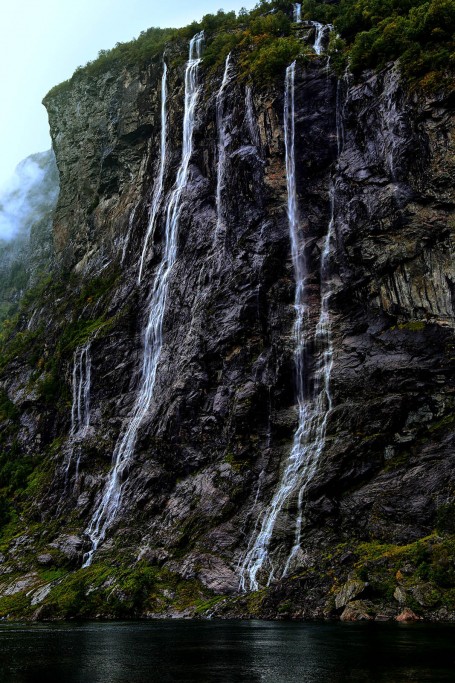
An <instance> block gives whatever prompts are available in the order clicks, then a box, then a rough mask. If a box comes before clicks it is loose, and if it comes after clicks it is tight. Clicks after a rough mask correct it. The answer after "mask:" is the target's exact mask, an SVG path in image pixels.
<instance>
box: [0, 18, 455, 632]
mask: <svg viewBox="0 0 455 683" xmlns="http://www.w3.org/2000/svg"><path fill="white" fill-rule="evenodd" d="M299 30H300V29H299ZM304 33H305V35H304V37H305V39H306V40H309V41H310V42H311V43H313V42H314V39H315V35H314V34H315V32H314V29H311V27H310V28H309V29H308V30H306V31H305V32H304ZM316 38H317V35H316ZM186 49H187V48H186V46H181V45H180V43H174V44H173V47H172V48H171V50H170V51H168V52H167V53H166V62H167V65H168V66H167V74H166V80H165V82H164V85H165V88H163V63H162V60H161V58H157V59H156V60H153V61H152V62H151V63H149V64H148V65H147V66H144V67H141V66H139V65H138V66H132V67H123V68H122V69H120V70H119V69H118V68H116V67H112V69H106V70H104V71H103V72H102V73H101V74H98V75H96V76H95V77H94V76H93V75H91V74H84V72H83V71H82V72H81V73H80V74H79V75H78V78H77V79H75V81H74V82H73V83H72V84H71V86H70V87H68V88H66V89H63V90H61V91H57V92H56V93H54V94H51V95H50V96H49V97H48V98H47V99H46V101H45V103H46V106H47V109H48V112H49V120H50V125H51V131H52V138H53V147H54V151H55V155H56V159H57V165H58V169H59V174H60V196H59V200H58V205H57V209H56V216H55V221H54V245H55V255H56V262H57V269H56V271H55V273H54V274H53V275H52V279H50V280H47V281H46V282H45V283H44V284H41V285H40V286H39V287H38V288H36V289H35V291H33V292H31V293H30V294H29V295H28V297H27V298H26V299H25V300H24V302H23V303H22V308H21V310H20V312H19V314H18V316H17V319H16V321H15V325H16V327H15V328H14V329H13V330H12V331H11V330H7V331H6V332H5V333H4V354H3V357H2V376H1V386H2V402H1V406H0V409H1V411H2V417H3V422H2V431H1V440H2V448H3V450H4V452H5V453H9V456H8V458H7V457H6V456H5V455H3V456H2V458H3V459H2V461H1V463H0V465H1V466H2V469H1V470H0V479H1V483H2V484H3V486H4V490H5V492H6V493H5V495H4V496H3V498H2V501H3V503H2V508H1V514H2V515H3V523H4V528H3V536H2V553H3V554H2V557H1V559H2V563H1V565H0V572H1V576H0V579H1V590H2V595H3V598H2V599H1V600H0V608H1V609H2V611H3V613H4V614H10V615H13V616H14V615H17V614H21V615H30V616H34V617H35V618H51V617H60V616H66V617H72V616H96V615H107V616H125V615H150V614H171V613H179V614H199V613H200V614H208V613H211V614H218V615H242V616H247V615H257V616H293V617H296V618H297V617H302V616H305V617H327V616H331V617H337V616H340V615H341V614H343V618H367V619H369V618H374V617H376V618H393V617H394V616H395V615H396V614H397V613H398V612H399V611H401V609H402V608H403V607H404V606H407V607H409V608H411V609H413V610H414V612H416V613H417V614H421V615H423V616H426V617H427V618H432V619H448V618H452V619H453V617H454V600H453V595H454V590H455V564H454V560H455V541H454V537H453V533H454V531H455V526H454V524H455V517H454V515H455V503H454V495H455V494H454V490H455V484H454V466H455V463H454V458H453V439H454V435H453V409H454V393H453V392H454V386H453V357H454V354H453V350H454V338H453V327H454V321H455V318H454V294H455V290H454V286H455V272H454V266H453V263H454V261H453V256H454V254H453V235H454V230H455V225H454V222H453V213H452V212H453V205H454V196H453V181H452V178H453V169H454V150H453V117H452V107H453V99H452V98H451V97H450V96H449V95H447V94H445V93H444V92H440V93H439V94H433V95H430V94H423V93H422V92H421V91H412V90H410V89H409V88H407V87H406V86H405V85H404V84H403V82H402V79H401V77H400V71H399V68H398V66H397V65H396V64H395V63H390V64H388V65H387V67H385V68H384V69H383V70H381V71H380V72H378V73H374V72H372V71H365V72H363V73H362V75H361V77H360V78H358V79H357V81H354V80H353V78H352V77H351V76H350V75H349V74H348V73H346V75H345V76H344V77H338V76H337V75H336V74H335V72H333V71H332V70H331V69H330V64H329V63H328V61H327V58H326V57H325V56H324V54H321V55H317V54H316V55H314V56H313V57H312V58H311V59H310V58H307V59H306V60H305V62H304V63H301V62H297V65H296V67H295V72H294V76H293V80H292V83H291V82H290V81H289V80H288V81H287V86H286V88H285V76H284V73H283V74H282V75H280V77H279V78H277V79H275V80H273V81H271V82H270V83H269V84H265V85H262V87H259V86H257V85H256V86H251V85H246V84H245V82H244V81H243V80H242V79H239V78H238V77H237V76H238V70H239V65H238V64H237V62H236V57H235V52H234V53H233V54H232V57H231V58H230V61H229V62H228V63H227V64H223V65H222V67H221V69H219V70H216V71H213V70H212V71H209V70H204V65H203V62H202V63H199V62H198V60H197V54H196V52H194V54H193V55H192V58H193V61H194V62H198V63H194V64H193V66H192V69H193V70H192V71H191V69H190V67H189V66H188V64H187V65H186V66H185V65H182V60H181V56H182V54H183V52H182V51H183V50H186ZM194 49H196V48H194ZM288 76H289V73H288ZM193 77H194V79H195V81H194V83H193V84H192V85H191V82H190V79H191V78H193ZM191 87H193V90H191ZM189 93H190V94H191V93H192V94H193V96H194V97H195V100H194V103H195V105H196V107H195V111H193V112H192V113H191V112H189V111H188V107H190V106H191V103H190V102H189V100H188V94H189ZM185 94H186V96H187V97H186V99H185ZM164 96H165V97H166V101H165V105H166V106H165V107H163V97H164ZM291 96H292V99H291ZM285 97H286V98H287V99H286V102H285ZM291 102H292V106H291ZM163 122H165V125H166V136H165V137H164V139H163V136H162V124H163ZM182 129H183V130H182ZM182 138H183V140H184V149H183V151H182ZM185 141H186V153H187V154H186V156H185ZM291 142H292V145H291ZM163 151H164V152H165V154H164V153H163ZM292 161H293V162H294V168H295V183H294V185H292V184H291V183H290V179H289V173H290V168H291V167H292ZM185 164H186V165H185ZM160 174H161V176H160ZM160 177H161V178H162V188H161V192H158V191H159V190H160V187H158V184H159V178H160ZM182 178H183V180H184V182H180V181H181V180H182ZM179 183H180V184H179ZM292 187H294V188H295V202H294V204H292V202H290V195H291V194H292V192H291V190H292ZM158 195H159V196H158ZM169 207H171V208H169ZM174 209H175V211H174V214H173V213H172V212H173V210H174ZM293 212H294V214H293ZM171 214H172V215H171ZM292 215H294V217H295V229H296V232H295V236H294V242H292V239H291V238H292V234H290V223H292ZM151 218H153V226H151V225H150V221H151ZM150 227H152V228H153V230H149V228H150ZM174 228H175V245H174V246H175V252H172V253H171V251H170V250H171V247H172V246H173V245H172V244H171V243H170V240H171V237H172V235H173V234H174V233H172V230H171V229H174ZM171 233H172V234H171ZM146 235H148V239H147V243H146V247H147V248H146V249H145V251H143V250H144V240H145V238H146ZM172 239H173V238H172ZM291 243H292V244H291ZM291 246H293V247H294V250H293V249H291ZM143 253H144V254H145V259H144V262H143V270H142V272H141V275H140V276H139V266H140V261H141V256H142V254H143ZM163 264H164V266H163ZM300 266H301V267H302V268H303V271H302V272H303V275H302V278H301V286H302V292H301V298H300V299H299V298H297V297H296V272H298V269H299V267H300ZM163 268H164V269H163ZM297 279H298V278H297ZM163 281H165V287H166V289H165V291H162V290H159V289H158V288H159V287H163V286H164V285H163V284H162V283H163ZM160 297H161V298H160ZM157 302H158V303H157ZM160 306H161V308H160ZM154 307H155V308H154ZM158 309H159V310H158ZM152 312H153V316H154V318H153V320H152V317H153V316H152ZM160 316H161V317H160ZM299 316H300V317H299ZM296 318H297V320H301V322H302V329H301V330H297V331H296ZM152 323H153V325H155V326H156V330H155V329H154V336H150V335H149V330H150V326H151V325H152ZM153 325H152V326H153ZM148 335H149V336H148ZM296 335H297V336H296ZM298 335H300V337H299V336H298ZM296 338H297V339H300V340H301V342H300V348H297V351H296ZM150 340H152V341H150ZM152 342H153V343H152ZM144 344H145V349H146V350H145V352H144ZM148 345H150V349H149V350H148V351H147V349H148V348H149V346H148ZM153 345H155V346H154V347H153ZM153 348H155V349H156V348H158V350H159V353H158V356H157V359H156V363H155V365H153V372H154V373H155V374H154V375H153V384H152V386H151V388H150V391H149V395H147V391H148V389H147V387H146V386H145V381H146V379H147V377H148V375H149V374H150V373H149V370H147V372H146V370H144V367H145V363H146V361H145V360H144V358H147V357H148V356H147V353H149V354H151V355H150V356H149V359H152V360H153ZM152 360H150V363H151V362H152ZM296 361H297V363H296ZM147 362H149V361H147ZM150 367H151V366H150V365H147V366H146V369H147V368H150ZM296 374H297V375H298V376H297V380H298V381H296ZM299 375H301V376H300V380H299ZM302 377H303V380H302ZM299 381H300V383H301V386H300V388H299ZM138 397H139V398H138ZM141 401H142V402H141ZM144 401H147V402H146V403H144ZM135 420H136V422H137V424H135V423H134V421H135ZM305 420H306V422H305ZM132 424H133V427H132V426H131V425H132ZM299 429H300V433H299ZM296 444H297V445H296ZM297 451H298V454H299V457H300V458H301V462H300V461H298V458H296V453H297ZM11 454H13V456H14V458H13V460H14V462H16V463H21V467H26V469H25V470H24V471H23V472H22V470H20V472H22V474H21V473H20V474H19V475H17V476H16V471H15V470H14V468H12V467H11V465H10V462H11ZM113 455H114V457H113ZM305 457H306V460H305ZM293 458H294V460H293ZM24 463H25V465H24ZM308 463H310V465H311V467H309V466H308ZM292 468H294V470H295V477H294V478H292V479H290V478H289V477H288V473H289V472H290V471H291V470H292ZM15 477H16V478H15ZM287 477H288V478H287ZM289 482H291V483H289ZM288 484H289V486H288V488H286V487H287V485H288ZM83 564H84V565H85V566H84V567H83V568H81V567H82V565H83ZM251 591H252V592H251Z"/></svg>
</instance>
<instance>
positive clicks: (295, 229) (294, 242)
mask: <svg viewBox="0 0 455 683" xmlns="http://www.w3.org/2000/svg"><path fill="white" fill-rule="evenodd" d="M294 81H295V62H294V64H291V66H290V67H288V69H287V72H286V90H285V111H284V125H285V147H286V174H287V190H288V221H289V231H290V238H291V251H292V260H293V266H294V274H295V279H296V288H295V301H294V307H295V311H296V320H295V324H294V337H295V356H294V357H295V367H296V376H297V399H298V406H299V423H298V428H297V430H296V432H295V434H294V441H293V445H292V449H291V452H290V455H289V458H288V460H287V462H286V464H285V467H284V470H283V473H282V475H281V479H280V483H279V485H278V488H277V490H276V492H275V494H274V496H273V498H272V501H271V503H270V506H269V507H268V509H267V510H266V512H265V515H264V517H263V520H262V524H261V528H260V531H259V533H258V534H257V536H255V537H254V536H253V538H254V540H253V541H252V542H251V543H250V546H249V547H248V549H247V553H246V555H245V558H244V561H243V564H242V566H241V570H240V587H241V588H242V589H243V590H248V589H249V590H257V589H258V588H259V580H258V576H259V574H263V575H264V574H265V573H266V572H267V573H268V578H267V585H269V584H270V582H271V581H272V580H273V579H274V578H276V571H277V569H278V568H275V567H274V566H273V562H272V558H271V557H270V554H269V546H270V542H271V540H272V536H273V532H274V529H275V525H276V522H277V518H278V515H279V514H280V512H281V511H282V510H283V508H284V506H285V504H286V503H289V502H290V501H291V500H293V499H295V497H296V496H297V518H296V523H295V534H294V544H293V547H292V549H291V552H290V554H289V556H288V558H287V561H286V563H285V566H284V570H283V571H282V572H281V576H286V574H287V573H288V571H289V570H290V569H291V568H292V564H293V562H294V560H295V558H296V557H297V555H298V554H299V551H300V547H301V531H302V523H303V498H304V494H305V491H306V489H307V487H308V484H309V483H310V482H311V480H312V479H313V477H314V475H315V473H316V471H317V467H318V463H319V459H320V456H321V454H322V452H323V449H324V445H325V436H326V428H327V421H328V417H329V414H330V411H331V408H332V396H331V392H330V377H331V371H332V365H333V345H332V338H331V325H330V311H329V305H330V299H331V296H332V291H331V285H330V268H329V266H330V263H329V261H330V251H331V245H332V241H333V239H334V216H335V201H334V200H335V191H334V186H333V184H332V187H331V191H330V207H331V211H330V221H329V225H328V229H327V234H326V237H325V240H324V245H323V249H322V253H321V265H320V282H321V288H320V314H319V320H318V323H317V325H316V330H315V333H314V347H315V354H316V366H315V369H314V383H313V388H312V390H311V392H310V391H308V389H307V388H306V382H305V380H306V376H305V374H306V368H305V356H306V337H305V329H304V326H305V322H306V321H307V320H308V315H307V314H308V311H307V296H306V277H307V264H306V261H305V251H304V250H305V242H304V239H303V236H302V234H301V231H300V229H299V216H298V208H297V190H296V180H295V102H294ZM337 110H338V105H337ZM337 135H338V120H337ZM338 151H339V146H338Z"/></svg>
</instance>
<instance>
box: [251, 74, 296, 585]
mask: <svg viewBox="0 0 455 683" xmlns="http://www.w3.org/2000/svg"><path fill="white" fill-rule="evenodd" d="M295 67H296V64H295V62H293V63H292V64H291V65H290V66H289V67H288V68H287V70H286V88H285V100H284V102H285V105H284V136H285V148H286V177H287V194H288V207H287V209H288V211H287V212H288V221H289V233H290V237H291V251H292V261H293V265H294V273H295V279H296V289H295V300H294V306H295V310H296V321H295V325H294V335H295V341H296V351H295V359H296V366H297V384H298V390H297V393H298V402H299V413H300V415H299V416H300V417H301V413H302V408H303V406H304V401H303V382H302V378H303V368H302V367H301V366H302V360H303V351H304V344H305V341H304V337H303V322H304V318H305V313H306V310H305V309H306V306H305V278H306V263H305V255H304V244H303V239H302V236H301V233H300V230H299V216H298V209H297V186H296V177H295V101H294V82H295ZM299 424H300V420H299ZM295 446H296V442H295V440H294V447H293V449H292V451H291V455H290V458H289V460H288V463H287V464H286V467H285V470H284V472H283V475H282V478H281V482H280V486H279V487H278V489H277V491H276V493H275V495H274V496H273V499H272V501H271V503H270V506H269V508H268V509H267V511H266V513H265V516H264V519H263V521H262V524H261V528H260V531H259V534H258V535H257V536H256V538H255V539H254V542H253V543H252V545H251V547H249V548H248V550H247V553H246V555H245V559H244V561H243V564H242V567H241V570H240V577H241V578H240V586H241V588H242V589H243V590H246V589H247V588H249V589H250V590H257V588H259V583H258V581H257V575H258V573H259V572H260V571H261V570H262V568H263V566H264V563H265V562H266V560H267V559H268V548H269V544H270V541H271V539H272V534H273V529H274V527H275V523H276V519H277V516H278V514H279V512H280V510H281V509H282V507H283V504H284V502H285V501H286V500H287V498H288V497H289V495H290V494H291V493H292V491H293V490H294V488H295V479H296V477H297V474H298V469H297V465H298V461H297V456H298V453H297V452H296V447H295Z"/></svg>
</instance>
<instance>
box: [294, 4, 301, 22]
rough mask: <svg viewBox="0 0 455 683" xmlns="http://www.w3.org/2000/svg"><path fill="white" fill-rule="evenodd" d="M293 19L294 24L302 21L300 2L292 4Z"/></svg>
mask: <svg viewBox="0 0 455 683" xmlns="http://www.w3.org/2000/svg"><path fill="white" fill-rule="evenodd" d="M294 21H295V23H296V24H300V23H301V22H302V4H301V3H300V2H296V3H295V4H294Z"/></svg>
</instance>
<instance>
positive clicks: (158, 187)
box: [137, 62, 167, 284]
mask: <svg viewBox="0 0 455 683" xmlns="http://www.w3.org/2000/svg"><path fill="white" fill-rule="evenodd" d="M166 106H167V64H166V62H163V76H162V79H161V145H160V165H159V171H158V179H157V181H156V183H155V189H154V191H153V199H152V206H151V209H150V218H149V223H148V227H147V232H146V233H145V238H144V244H143V247H142V253H141V258H140V261H139V273H138V276H137V280H138V284H140V283H141V280H142V272H143V270H144V261H145V258H146V255H147V247H148V243H149V241H150V239H151V238H152V237H153V233H154V232H155V226H156V219H157V217H158V212H159V209H160V206H161V199H162V196H163V189H164V172H165V168H166V135H167V125H166V116H167V111H166Z"/></svg>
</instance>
